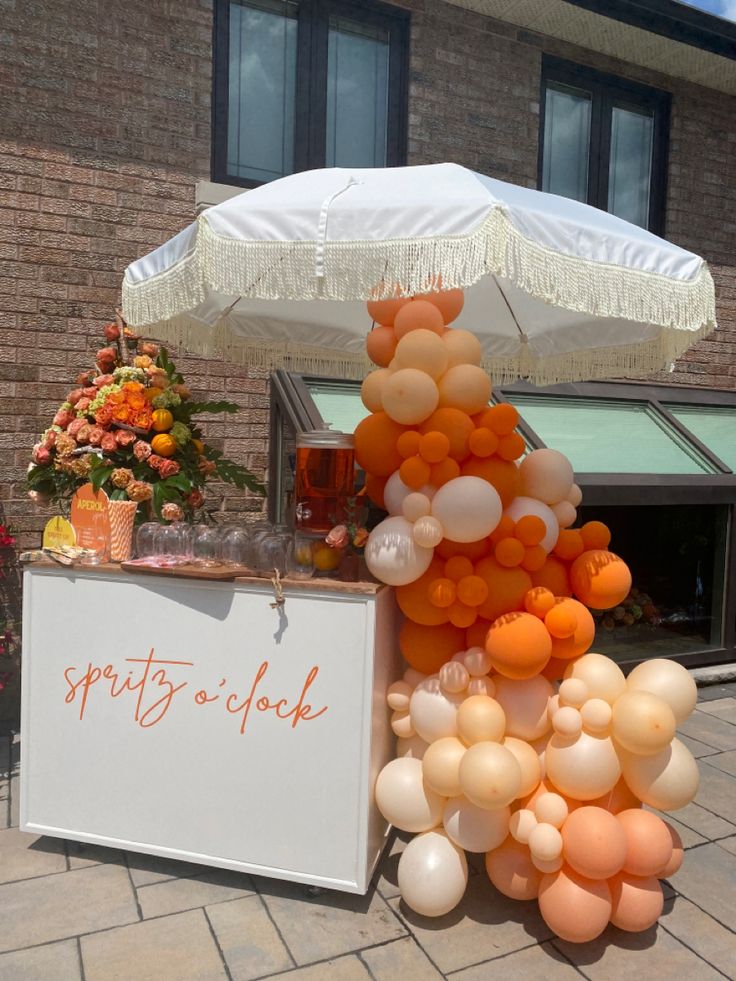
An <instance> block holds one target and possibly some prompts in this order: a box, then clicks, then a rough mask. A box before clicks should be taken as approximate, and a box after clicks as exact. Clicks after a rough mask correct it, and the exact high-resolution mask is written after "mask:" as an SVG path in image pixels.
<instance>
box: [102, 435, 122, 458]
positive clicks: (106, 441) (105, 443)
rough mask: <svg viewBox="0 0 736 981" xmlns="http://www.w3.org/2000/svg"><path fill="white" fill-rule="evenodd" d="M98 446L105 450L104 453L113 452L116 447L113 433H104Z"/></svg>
mask: <svg viewBox="0 0 736 981" xmlns="http://www.w3.org/2000/svg"><path fill="white" fill-rule="evenodd" d="M100 446H101V447H102V449H103V450H104V451H105V453H114V452H115V450H116V449H117V448H118V444H117V440H116V439H115V433H105V435H104V436H103V437H102V440H101V441H100Z"/></svg>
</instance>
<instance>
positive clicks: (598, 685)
mask: <svg viewBox="0 0 736 981" xmlns="http://www.w3.org/2000/svg"><path fill="white" fill-rule="evenodd" d="M565 678H580V680H581V681H584V682H585V684H586V685H587V686H588V694H589V696H590V698H602V699H603V700H604V701H605V702H608V704H609V705H613V703H614V702H615V701H616V699H617V698H618V697H619V695H623V693H624V692H625V691H626V678H624V673H623V671H622V670H621V668H620V667H619V666H618V665H617V664H614V662H613V661H612V660H611V659H610V657H604V656H603V654H593V653H592V652H591V653H588V654H583V656H582V657H579V658H578V659H577V660H576V661H574V662H573V663H572V664H569V665H568V666H567V668H566V669H565Z"/></svg>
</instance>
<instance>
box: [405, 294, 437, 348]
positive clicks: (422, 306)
mask: <svg viewBox="0 0 736 981" xmlns="http://www.w3.org/2000/svg"><path fill="white" fill-rule="evenodd" d="M413 330H431V331H434V333H435V334H443V333H444V331H445V323H444V321H443V319H442V314H441V313H440V311H439V310H438V309H437V307H436V306H435V305H434V304H433V303H428V302H427V301H426V300H412V301H411V303H407V304H406V305H405V306H403V307H402V308H401V309H400V310H399V311H398V313H397V314H396V316H395V317H394V331H395V333H396V336H397V337H398V339H399V340H401V338H402V337H404V335H405V334H408V333H409V332H410V331H413Z"/></svg>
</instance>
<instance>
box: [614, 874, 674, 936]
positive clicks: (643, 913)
mask: <svg viewBox="0 0 736 981" xmlns="http://www.w3.org/2000/svg"><path fill="white" fill-rule="evenodd" d="M609 887H610V889H611V923H612V924H613V925H614V926H615V927H618V928H619V930H627V931H628V932H630V933H640V932H641V931H642V930H648V929H649V927H652V926H654V924H655V923H656V922H657V920H658V919H659V917H660V916H661V915H662V910H663V908H664V894H663V892H662V886H661V885H660V884H659V882H658V881H657V879H656V877H655V876H653V875H651V876H644V877H641V876H637V875H628V874H627V873H626V872H619V874H618V875H615V876H614V877H613V878H612V879H611V881H610V882H609Z"/></svg>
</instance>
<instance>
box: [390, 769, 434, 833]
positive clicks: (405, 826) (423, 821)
mask: <svg viewBox="0 0 736 981" xmlns="http://www.w3.org/2000/svg"><path fill="white" fill-rule="evenodd" d="M446 800H447V798H446V797H440V795H439V794H436V793H435V792H434V790H432V789H431V788H430V787H428V786H427V784H426V783H425V781H424V777H423V775H422V761H421V760H417V759H413V758H412V757H409V756H402V757H400V758H399V759H396V760H391V762H390V763H387V764H386V766H384V768H383V769H382V770H381V772H380V773H379V774H378V780H376V805H377V807H378V810H379V811H380V812H381V814H383V816H384V817H385V818H386V820H387V821H388V822H389V823H390V824H393V825H394V827H396V828H400V829H401V830H402V831H414V832H417V831H429V829H430V828H436V827H437V825H438V824H439V823H440V822H441V820H442V812H443V811H444V809H445V802H446Z"/></svg>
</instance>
